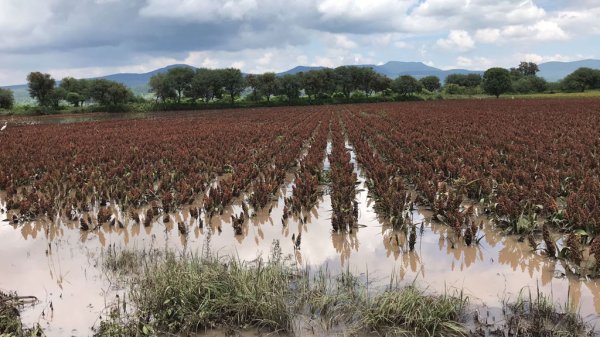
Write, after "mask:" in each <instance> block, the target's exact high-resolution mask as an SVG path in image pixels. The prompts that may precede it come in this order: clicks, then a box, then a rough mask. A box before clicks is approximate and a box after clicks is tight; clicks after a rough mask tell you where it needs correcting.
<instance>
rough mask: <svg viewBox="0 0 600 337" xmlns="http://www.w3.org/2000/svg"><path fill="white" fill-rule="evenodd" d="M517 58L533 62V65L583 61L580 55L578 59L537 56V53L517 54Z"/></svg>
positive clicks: (556, 55)
mask: <svg viewBox="0 0 600 337" xmlns="http://www.w3.org/2000/svg"><path fill="white" fill-rule="evenodd" d="M517 58H518V59H519V60H522V61H526V62H533V63H538V64H539V63H544V62H550V61H560V62H569V61H574V60H576V59H582V58H583V56H582V55H578V56H576V57H573V56H568V55H561V54H554V55H539V54H535V53H528V54H517Z"/></svg>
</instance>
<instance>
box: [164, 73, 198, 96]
mask: <svg viewBox="0 0 600 337" xmlns="http://www.w3.org/2000/svg"><path fill="white" fill-rule="evenodd" d="M194 75H195V71H194V69H192V68H190V67H177V68H171V69H169V71H167V79H168V82H167V83H168V84H169V85H171V86H172V88H173V90H175V92H176V93H177V103H181V98H182V97H183V95H184V93H185V91H187V90H189V89H190V87H191V85H192V79H193V78H194Z"/></svg>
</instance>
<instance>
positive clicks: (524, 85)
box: [512, 76, 548, 94]
mask: <svg viewBox="0 0 600 337" xmlns="http://www.w3.org/2000/svg"><path fill="white" fill-rule="evenodd" d="M512 88H513V90H514V91H516V92H518V93H522V94H525V93H532V92H544V91H546V89H547V88H548V83H547V82H546V80H545V79H543V78H541V77H537V76H525V77H522V78H520V79H518V80H516V81H513V83H512Z"/></svg>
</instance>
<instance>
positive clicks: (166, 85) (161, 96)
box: [149, 73, 177, 103]
mask: <svg viewBox="0 0 600 337" xmlns="http://www.w3.org/2000/svg"><path fill="white" fill-rule="evenodd" d="M170 81H171V79H170V78H169V77H168V76H167V74H166V73H163V74H156V75H154V76H152V77H151V78H150V82H149V85H150V92H152V93H154V96H155V97H156V101H157V102H158V101H159V100H160V101H161V102H163V103H164V102H166V101H167V100H168V99H173V98H176V97H177V93H176V92H175V89H173V86H172V85H171V83H170Z"/></svg>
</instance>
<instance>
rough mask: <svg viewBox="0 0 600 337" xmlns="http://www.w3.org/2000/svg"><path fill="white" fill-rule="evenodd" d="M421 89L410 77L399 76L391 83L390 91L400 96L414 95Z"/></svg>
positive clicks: (419, 84) (414, 79)
mask: <svg viewBox="0 0 600 337" xmlns="http://www.w3.org/2000/svg"><path fill="white" fill-rule="evenodd" d="M421 89H422V87H421V83H420V82H419V81H417V79H416V78H414V77H412V76H410V75H403V76H400V77H398V78H396V79H395V80H394V82H393V83H392V90H394V92H396V93H398V94H400V95H402V96H409V95H414V94H415V93H418V92H420V91H421Z"/></svg>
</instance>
